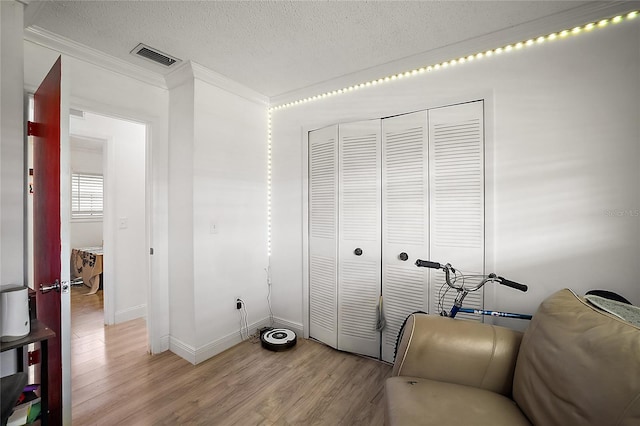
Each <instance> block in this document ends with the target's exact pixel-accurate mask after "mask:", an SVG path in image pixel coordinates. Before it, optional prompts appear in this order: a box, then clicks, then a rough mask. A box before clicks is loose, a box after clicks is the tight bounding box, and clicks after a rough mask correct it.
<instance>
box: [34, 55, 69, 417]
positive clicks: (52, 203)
mask: <svg viewBox="0 0 640 426" xmlns="http://www.w3.org/2000/svg"><path fill="white" fill-rule="evenodd" d="M61 76H62V60H61V58H58V60H57V61H56V63H55V64H54V66H53V68H51V71H49V74H48V75H47V76H46V77H45V79H44V80H43V81H42V84H41V85H40V87H39V88H38V90H37V91H36V93H35V95H34V123H33V124H30V128H31V129H30V133H31V134H33V135H34V137H35V140H34V150H33V169H34V173H33V183H34V195H33V216H34V217H33V234H34V244H33V246H34V280H35V287H36V288H35V290H36V294H37V295H36V307H37V314H38V319H39V320H40V321H42V322H43V323H44V324H46V325H47V326H49V328H51V329H52V330H53V331H55V333H56V338H55V339H51V340H50V341H49V377H48V383H49V395H48V399H49V416H48V418H49V422H48V423H49V424H51V425H60V424H62V423H63V421H62V418H63V410H62V403H63V358H64V357H63V352H65V353H67V352H68V351H69V350H70V348H63V344H62V343H61V342H62V341H64V340H63V336H64V335H65V334H66V333H67V331H65V330H64V326H63V324H64V321H63V318H65V315H64V314H63V305H64V304H63V303H62V300H63V298H64V297H65V296H66V297H67V299H68V298H69V295H68V293H65V292H64V291H63V290H62V288H58V289H51V290H49V291H43V290H42V289H41V287H43V286H44V287H48V286H52V285H53V284H54V283H56V282H58V283H61V282H62V281H63V278H64V277H63V272H64V270H63V269H64V268H63V266H62V259H63V258H64V257H63V256H62V242H63V239H64V236H63V235H64V234H63V229H64V227H63V221H62V218H61V209H60V207H61V191H60V190H61V184H60V182H61V179H60V172H61V112H62V108H61V104H62V92H61ZM65 112H66V111H65ZM62 117H68V114H62ZM62 152H64V151H62ZM67 263H68V262H67ZM67 275H68V270H67ZM61 287H65V286H61ZM66 291H67V292H68V283H67V284H66ZM66 327H67V330H68V329H69V328H70V325H69V324H68V323H67V324H66ZM68 377H69V378H70V372H69V374H68ZM41 379H42V380H47V378H44V377H42V378H41Z"/></svg>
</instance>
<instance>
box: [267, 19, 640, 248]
mask: <svg viewBox="0 0 640 426" xmlns="http://www.w3.org/2000/svg"><path fill="white" fill-rule="evenodd" d="M639 13H640V12H639V11H637V10H634V11H632V12H629V13H627V14H624V15H616V16H614V17H610V18H604V19H601V20H599V21H594V22H589V23H587V24H584V25H580V26H576V27H573V28H569V29H565V30H562V31H559V32H553V33H550V34H547V35H541V36H539V37H536V38H531V39H528V40H524V41H519V42H517V43H512V44H507V45H505V46H501V47H497V48H495V49H489V50H485V51H482V52H477V53H475V54H470V55H467V56H462V57H459V58H455V59H451V60H448V61H444V62H440V63H437V64H433V65H427V66H424V67H420V68H415V69H412V70H408V71H404V72H400V73H397V74H393V75H389V76H385V77H381V78H378V79H375V80H370V81H366V82H362V83H359V84H354V85H352V86H347V87H343V88H342V89H337V90H332V91H329V92H325V93H321V94H318V95H314V96H309V97H306V98H303V99H298V100H295V101H291V102H287V103H284V104H281V105H276V106H272V107H269V109H268V111H267V129H268V131H267V132H268V135H267V252H268V255H269V256H271V230H272V226H271V195H272V192H271V189H272V174H271V160H272V133H271V130H272V127H271V125H272V119H273V113H274V112H276V111H279V110H282V109H286V108H291V107H295V106H298V105H301V104H307V103H309V102H314V101H318V100H322V99H326V98H329V97H334V96H338V95H342V94H345V93H351V92H353V91H356V90H361V89H365V88H368V87H375V86H379V85H382V84H387V83H390V82H393V81H398V80H402V79H406V78H410V77H413V76H417V75H423V74H425V73H431V72H434V71H439V70H443V69H446V68H449V67H453V66H457V65H462V64H465V63H468V62H473V61H478V60H483V59H486V58H491V57H493V56H499V55H502V54H505V53H509V52H511V51H515V50H521V49H524V48H527V47H531V46H537V45H540V44H543V43H547V42H553V41H556V40H561V39H566V38H568V37H571V36H575V35H578V34H581V33H587V32H591V31H593V30H596V29H599V28H604V27H607V26H609V25H610V24H618V23H620V22H623V21H629V20H632V19H635V18H637V17H638V14H639Z"/></svg>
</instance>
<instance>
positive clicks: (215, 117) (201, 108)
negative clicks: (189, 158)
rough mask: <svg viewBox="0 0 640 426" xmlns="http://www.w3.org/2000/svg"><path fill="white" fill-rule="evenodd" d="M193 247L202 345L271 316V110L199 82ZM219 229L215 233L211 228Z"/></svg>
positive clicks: (194, 155)
mask: <svg viewBox="0 0 640 426" xmlns="http://www.w3.org/2000/svg"><path fill="white" fill-rule="evenodd" d="M194 113H195V114H194V115H195V121H194V122H195V138H194V149H193V159H194V161H193V170H194V176H193V178H194V185H193V188H194V193H193V194H194V200H193V213H194V214H193V244H194V271H193V273H194V282H195V302H196V303H195V306H196V312H197V313H198V315H197V320H196V342H197V344H198V347H206V346H207V345H211V344H214V345H215V342H216V341H219V340H224V339H225V338H227V337H228V336H233V337H235V336H237V335H238V329H239V318H240V317H239V312H238V311H237V309H236V304H235V300H236V298H238V297H239V298H242V299H243V300H244V302H245V304H246V309H247V312H248V321H247V322H248V323H249V324H254V323H256V322H259V321H263V320H264V319H265V318H266V317H267V316H268V309H267V284H266V273H265V271H264V268H266V267H267V262H268V258H267V239H266V236H267V231H266V230H267V217H266V212H267V185H266V182H267V147H266V144H265V135H266V131H267V112H266V106H265V105H264V104H261V103H259V102H253V101H249V100H246V99H244V98H241V97H240V96H237V95H234V94H231V93H229V92H227V91H225V90H223V89H220V88H218V87H215V86H213V85H211V84H208V83H206V82H204V81H201V80H196V81H195V111H194ZM212 225H215V228H216V230H215V233H212V232H213V231H212V229H211V226H212Z"/></svg>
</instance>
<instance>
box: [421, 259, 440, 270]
mask: <svg viewBox="0 0 640 426" xmlns="http://www.w3.org/2000/svg"><path fill="white" fill-rule="evenodd" d="M416 266H421V267H423V268H432V269H440V268H442V265H440V264H439V263H438V262H430V261H428V260H421V259H418V260H416Z"/></svg>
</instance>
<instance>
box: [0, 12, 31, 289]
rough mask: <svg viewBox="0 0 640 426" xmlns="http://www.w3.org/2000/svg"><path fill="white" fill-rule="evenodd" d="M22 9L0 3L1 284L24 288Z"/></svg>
mask: <svg viewBox="0 0 640 426" xmlns="http://www.w3.org/2000/svg"><path fill="white" fill-rule="evenodd" d="M22 17H23V6H22V4H20V3H17V2H14V1H3V2H0V19H1V22H0V92H1V93H2V97H1V104H0V142H1V145H0V237H1V238H0V284H25V285H26V282H25V268H24V243H23V238H24V236H23V232H24V193H25V192H24V191H25V165H24V151H25V148H24V135H23V128H24V124H23V123H24V121H23V113H24V108H23V99H24V98H23V92H22V87H21V86H20V85H19V84H16V81H22V73H23V61H22V57H23V53H22Z"/></svg>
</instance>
